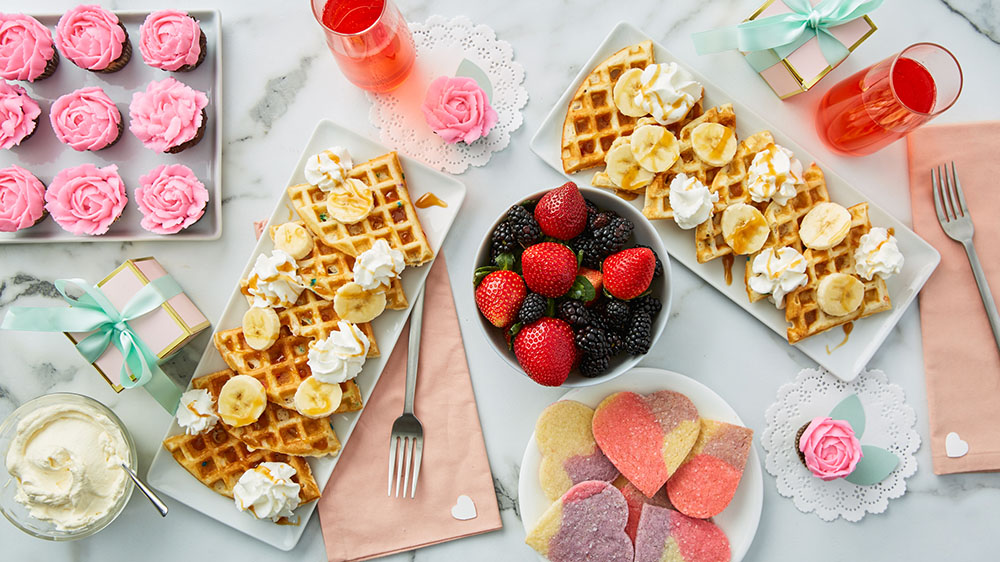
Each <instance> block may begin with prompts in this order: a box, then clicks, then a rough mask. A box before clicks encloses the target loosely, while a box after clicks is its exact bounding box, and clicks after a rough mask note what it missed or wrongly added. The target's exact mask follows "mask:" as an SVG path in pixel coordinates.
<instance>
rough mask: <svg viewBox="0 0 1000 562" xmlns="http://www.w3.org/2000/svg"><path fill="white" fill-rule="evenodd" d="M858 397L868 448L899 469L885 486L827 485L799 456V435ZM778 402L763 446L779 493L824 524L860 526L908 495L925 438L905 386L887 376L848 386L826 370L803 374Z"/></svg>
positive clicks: (870, 374) (876, 374)
mask: <svg viewBox="0 0 1000 562" xmlns="http://www.w3.org/2000/svg"><path fill="white" fill-rule="evenodd" d="M851 394H857V395H858V398H859V399H860V400H861V404H862V405H863V406H864V410H865V413H866V418H867V426H866V428H865V433H864V435H863V436H862V438H861V443H862V444H864V445H869V444H870V445H877V446H879V447H883V448H885V449H888V450H889V451H891V452H892V453H894V454H895V455H896V456H897V457H898V458H899V465H898V466H897V467H896V469H895V470H893V471H892V473H890V474H889V476H888V478H886V479H885V480H883V481H881V482H879V483H877V484H873V485H871V486H858V485H856V484H852V483H850V482H848V481H846V480H844V479H843V478H838V479H836V480H832V481H829V482H824V481H823V480H820V479H819V478H816V477H815V476H813V475H812V473H811V472H809V469H807V468H806V467H805V466H804V465H803V464H802V462H800V461H799V457H798V454H797V453H796V451H797V447H796V445H795V434H796V432H797V431H798V429H799V428H800V427H802V425H803V424H805V423H806V422H808V421H809V420H811V419H812V418H814V417H816V416H825V415H827V414H828V413H829V412H830V410H832V409H833V407H834V406H836V405H837V404H838V403H839V402H840V401H841V400H843V399H844V398H846V397H847V396H850V395H851ZM777 399H778V400H777V402H775V403H774V404H772V405H771V407H769V408H768V409H767V412H766V414H765V419H766V420H767V428H766V429H765V430H764V436H763V438H762V439H761V443H762V445H763V446H764V450H765V451H766V452H767V458H766V462H765V467H766V468H767V471H768V472H769V473H771V475H772V476H774V477H775V478H776V479H777V487H778V493H779V494H781V495H782V496H785V497H790V498H792V501H793V502H794V503H795V507H796V508H798V510H799V511H802V512H803V513H810V512H815V513H816V515H818V516H819V518H820V519H822V520H824V521H833V520H835V519H837V518H838V517H843V518H844V519H846V520H848V521H852V522H856V521H860V520H861V518H862V517H864V516H865V515H866V514H867V513H882V512H883V511H885V509H886V507H887V506H888V504H889V500H891V499H893V498H898V497H900V496H902V495H903V494H904V493H905V492H906V479H907V478H909V477H910V476H913V474H914V473H915V472H916V471H917V459H916V457H915V456H914V453H915V452H916V450H917V449H918V448H919V447H920V435H918V434H917V432H916V430H914V429H913V426H914V424H915V423H916V421H917V416H916V414H915V413H914V412H913V408H911V407H910V406H909V405H908V404H906V402H905V400H906V397H905V396H904V394H903V389H902V388H900V387H899V385H895V384H891V383H889V380H888V378H887V377H886V376H885V373H883V372H882V371H866V372H864V373H862V374H861V375H860V376H858V378H856V379H854V380H853V381H852V382H844V381H841V380H840V379H838V378H836V377H834V376H832V375H830V374H829V373H827V372H826V371H825V370H822V371H819V370H816V369H803V370H802V372H800V373H799V374H798V376H797V377H795V380H794V381H793V382H790V383H788V384H785V385H784V386H782V387H781V388H780V389H778V396H777Z"/></svg>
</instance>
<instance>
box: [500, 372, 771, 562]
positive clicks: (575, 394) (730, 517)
mask: <svg viewBox="0 0 1000 562" xmlns="http://www.w3.org/2000/svg"><path fill="white" fill-rule="evenodd" d="M658 390H673V391H675V392H680V393H682V394H684V395H686V396H687V397H688V398H690V399H691V401H692V402H694V405H695V406H696V407H697V408H698V413H699V414H700V415H701V416H702V417H705V418H709V419H713V420H720V421H724V422H728V423H732V424H739V425H745V424H744V423H743V421H742V420H740V417H739V416H738V415H736V412H735V411H734V410H733V408H732V407H731V406H729V404H727V403H726V401H725V400H723V399H722V397H720V396H719V395H718V394H716V393H715V392H713V391H712V390H711V389H710V388H708V387H707V386H705V385H703V384H701V383H700V382H698V381H695V380H694V379H691V378H688V377H685V376H684V375H681V374H678V373H674V372H672V371H665V370H663V369H650V368H644V367H643V368H638V369H633V370H631V371H629V372H627V373H625V374H623V375H622V376H620V377H618V378H616V379H614V380H610V381H608V382H606V383H604V384H600V385H597V386H585V387H581V388H576V389H573V390H571V391H569V392H567V393H566V394H564V395H563V396H562V398H560V400H576V401H577V402H580V403H582V404H586V405H587V406H590V407H591V408H596V407H597V405H598V404H599V403H600V402H601V400H603V399H604V398H605V397H606V396H608V395H609V394H612V393H615V392H622V391H632V392H636V393H638V394H649V393H651V392H656V391H658ZM541 462H542V458H541V455H540V454H539V453H538V444H537V443H535V434H534V433H532V434H531V438H530V439H528V445H527V446H526V447H525V448H524V458H523V459H522V460H521V475H520V479H519V481H518V485H517V500H518V507H519V508H520V511H521V522H522V524H523V525H524V532H525V533H528V532H529V531H530V530H531V528H532V527H534V526H535V522H536V521H538V518H539V517H541V516H542V514H543V513H545V510H546V509H548V507H549V505H551V504H552V502H551V501H549V499H548V498H547V497H545V493H544V492H542V487H541V485H540V484H539V483H538V467H539V465H540V464H541ZM763 502H764V481H763V476H762V473H761V469H760V457H759V456H758V455H757V448H756V447H751V448H750V456H749V457H748V458H747V465H746V468H745V469H744V470H743V478H742V480H740V486H739V488H737V489H736V494H735V495H734V496H733V501H732V502H730V503H729V506H728V507H726V509H725V511H723V512H722V513H720V514H719V515H717V516H716V517H714V518H713V521H714V522H715V524H716V525H718V526H719V528H721V529H722V530H723V531H724V532H725V533H726V536H727V537H729V547H730V551H731V552H732V560H733V562H740V560H742V559H743V556H745V555H746V553H747V550H749V549H750V543H752V542H753V537H754V535H755V534H757V524H758V523H759V522H760V510H761V507H762V505H763Z"/></svg>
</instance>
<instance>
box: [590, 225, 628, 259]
mask: <svg viewBox="0 0 1000 562" xmlns="http://www.w3.org/2000/svg"><path fill="white" fill-rule="evenodd" d="M634 228H635V225H633V224H632V221H630V220H628V219H626V218H622V217H614V218H612V219H611V220H610V222H608V224H607V225H606V226H603V227H601V228H598V229H597V230H595V231H594V243H593V250H594V253H595V254H599V255H600V259H601V260H602V261H603V259H604V258H606V257H608V256H610V255H611V254H613V253H615V252H617V251H618V250H621V249H622V248H623V247H624V246H625V243H626V242H628V239H629V237H630V236H632V230H633V229H634Z"/></svg>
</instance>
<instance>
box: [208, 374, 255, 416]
mask: <svg viewBox="0 0 1000 562" xmlns="http://www.w3.org/2000/svg"><path fill="white" fill-rule="evenodd" d="M266 405H267V395H266V394H265V393H264V385H262V384H260V381H258V380H257V379H255V378H253V377H251V376H249V375H236V376H235V377H232V378H231V379H229V380H228V381H226V384H224V385H222V390H220V391H219V402H218V409H219V417H220V418H222V421H224V422H226V423H227V424H229V425H231V426H233V427H242V426H244V425H250V424H252V423H253V422H255V421H257V419H258V418H259V417H260V415H261V414H262V413H264V406H266Z"/></svg>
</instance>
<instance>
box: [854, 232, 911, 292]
mask: <svg viewBox="0 0 1000 562" xmlns="http://www.w3.org/2000/svg"><path fill="white" fill-rule="evenodd" d="M854 269H855V271H856V272H857V273H858V275H860V276H861V277H864V278H865V279H868V280H871V278H872V277H874V276H876V275H878V276H879V277H881V278H882V279H888V278H889V277H891V276H893V275H895V274H897V273H899V271H900V270H901V269H903V252H900V251H899V246H898V245H897V244H896V237H895V236H893V235H891V234H889V231H888V230H886V229H884V228H882V227H880V226H875V227H872V229H871V230H869V231H868V233H867V234H865V235H864V236H862V237H861V240H860V243H859V244H858V249H857V250H854Z"/></svg>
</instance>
